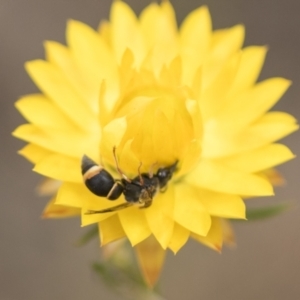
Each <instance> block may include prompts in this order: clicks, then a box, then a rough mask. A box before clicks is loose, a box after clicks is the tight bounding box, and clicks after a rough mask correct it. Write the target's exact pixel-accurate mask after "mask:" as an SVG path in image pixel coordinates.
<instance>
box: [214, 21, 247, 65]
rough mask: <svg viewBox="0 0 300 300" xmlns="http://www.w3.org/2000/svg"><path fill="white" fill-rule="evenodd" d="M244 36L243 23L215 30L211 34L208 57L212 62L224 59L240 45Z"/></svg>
mask: <svg viewBox="0 0 300 300" xmlns="http://www.w3.org/2000/svg"><path fill="white" fill-rule="evenodd" d="M244 37H245V28H244V26H243V25H236V26H233V27H231V28H228V29H220V30H215V31H214V32H213V36H212V48H211V52H210V57H211V58H210V59H211V60H212V61H213V62H214V63H216V62H219V63H220V62H222V61H224V60H225V59H227V58H228V57H230V56H231V55H232V54H233V53H235V52H236V51H238V50H239V49H240V48H241V47H242V45H243V42H244Z"/></svg>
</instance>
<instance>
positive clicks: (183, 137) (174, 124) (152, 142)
mask: <svg viewBox="0 0 300 300" xmlns="http://www.w3.org/2000/svg"><path fill="white" fill-rule="evenodd" d="M187 101H188V100H187V99H186V98H184V97H183V96H182V94H181V93H177V94H176V93H174V91H172V90H168V89H163V88H156V87H146V88H143V89H140V90H136V91H133V92H131V93H130V95H129V94H128V95H127V96H126V97H124V98H123V99H122V101H121V103H122V104H121V105H120V106H119V107H118V109H117V110H116V112H115V117H116V118H120V117H124V116H125V117H126V121H127V129H126V131H125V133H124V136H123V138H122V141H121V143H120V145H119V146H118V153H122V154H121V157H120V162H121V161H122V162H121V163H122V164H124V161H127V160H130V157H132V155H134V156H135V158H136V160H137V161H138V162H141V163H142V170H143V172H148V171H149V169H150V168H151V167H153V166H154V165H155V166H157V167H160V166H162V165H163V166H168V165H172V164H174V162H175V161H180V160H181V159H182V158H183V157H184V155H185V153H186V151H187V148H188V147H189V145H190V143H191V141H192V140H194V138H195V137H194V128H193V120H192V116H191V115H190V112H189V111H188V105H187ZM130 152H131V153H130ZM126 168H127V167H126ZM136 168H137V166H136V165H135V166H134V170H135V172H136ZM129 169H130V171H131V172H132V171H134V170H133V169H132V167H129Z"/></svg>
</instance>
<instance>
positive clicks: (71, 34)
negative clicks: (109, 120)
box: [67, 20, 118, 112]
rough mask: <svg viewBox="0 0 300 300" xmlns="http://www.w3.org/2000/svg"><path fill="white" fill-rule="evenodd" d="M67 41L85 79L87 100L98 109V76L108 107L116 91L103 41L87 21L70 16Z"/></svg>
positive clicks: (110, 56) (113, 64)
mask: <svg viewBox="0 0 300 300" xmlns="http://www.w3.org/2000/svg"><path fill="white" fill-rule="evenodd" d="M67 42H68V45H69V46H70V49H71V53H72V55H73V57H74V60H75V62H76V64H77V65H78V67H79V68H80V73H81V74H82V75H83V77H84V78H85V80H86V82H87V83H88V86H87V87H88V88H89V89H90V91H89V93H88V94H86V95H87V96H90V97H91V98H90V99H89V100H88V103H89V104H91V105H92V107H93V109H94V110H96V111H97V112H98V101H97V100H98V95H99V90H100V85H101V82H102V80H105V81H106V84H107V95H106V96H107V97H106V98H105V104H106V106H107V107H108V108H109V110H111V109H112V108H113V105H114V103H115V100H116V99H117V95H118V92H117V91H118V77H117V64H116V61H115V59H114V57H113V54H112V53H111V50H110V49H109V47H108V45H107V44H106V42H105V41H104V40H103V39H102V38H101V36H100V35H99V34H98V33H97V32H96V31H95V30H93V29H92V28H91V27H89V26H88V25H86V24H84V23H81V22H79V21H74V20H70V21H69V22H68V27H67Z"/></svg>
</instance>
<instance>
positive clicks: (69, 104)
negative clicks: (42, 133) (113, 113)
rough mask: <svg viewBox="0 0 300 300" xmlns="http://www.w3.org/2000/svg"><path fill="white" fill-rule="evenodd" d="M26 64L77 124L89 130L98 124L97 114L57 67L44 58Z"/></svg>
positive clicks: (39, 83)
mask: <svg viewBox="0 0 300 300" xmlns="http://www.w3.org/2000/svg"><path fill="white" fill-rule="evenodd" d="M25 66H26V70H27V72H28V73H29V75H30V77H31V78H32V79H33V80H34V82H35V83H36V85H37V86H38V87H39V88H40V89H41V91H42V92H43V93H44V94H45V95H46V96H47V97H49V99H51V100H52V101H53V103H55V105H56V106H57V107H58V108H59V109H61V110H62V111H63V113H64V114H65V115H66V116H68V117H69V118H70V119H71V120H72V121H73V122H74V123H75V124H77V125H78V126H79V127H80V128H83V129H87V130H89V129H91V128H93V127H95V126H96V125H95V124H97V123H95V122H97V119H96V117H95V115H94V114H93V112H92V111H91V110H90V109H89V107H88V106H87V105H86V103H85V102H84V99H82V98H81V97H80V95H78V93H77V92H76V91H75V90H74V89H73V88H72V86H71V85H70V83H69V82H68V80H67V79H66V77H65V76H64V75H63V73H62V72H61V71H60V70H59V69H58V68H57V67H55V66H54V65H51V64H50V63H48V62H46V61H42V60H35V61H31V62H27V63H26V65H25ZM82 120H84V122H83V121H82Z"/></svg>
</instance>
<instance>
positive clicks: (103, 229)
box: [99, 215, 126, 246]
mask: <svg viewBox="0 0 300 300" xmlns="http://www.w3.org/2000/svg"><path fill="white" fill-rule="evenodd" d="M99 232H100V241H101V246H104V245H106V244H108V243H110V242H113V241H115V240H118V239H120V238H122V237H124V236H126V234H125V232H124V230H123V227H122V225H121V223H120V220H119V217H118V215H114V216H111V217H109V218H107V219H105V220H103V221H101V222H100V223H99Z"/></svg>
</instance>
